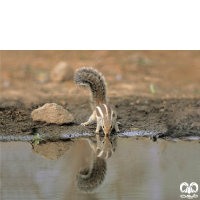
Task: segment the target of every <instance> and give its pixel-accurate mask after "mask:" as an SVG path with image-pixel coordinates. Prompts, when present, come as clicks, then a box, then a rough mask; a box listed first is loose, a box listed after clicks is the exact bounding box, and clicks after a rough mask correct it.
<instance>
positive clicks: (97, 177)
mask: <svg viewBox="0 0 200 200" xmlns="http://www.w3.org/2000/svg"><path fill="white" fill-rule="evenodd" d="M85 140H87V141H88V143H89V145H90V147H91V149H92V150H93V154H92V157H91V162H90V166H88V167H86V168H84V169H81V170H80V171H79V172H78V173H77V175H76V186H77V187H78V189H79V190H80V191H82V192H84V193H93V192H94V190H95V189H96V188H97V187H99V186H100V185H101V184H102V183H103V181H104V179H105V175H106V170H107V167H106V159H107V158H109V157H111V156H112V154H113V152H114V151H115V148H116V146H117V137H114V136H113V137H110V138H109V137H104V139H103V140H100V137H99V135H96V141H94V140H91V139H89V138H87V139H85Z"/></svg>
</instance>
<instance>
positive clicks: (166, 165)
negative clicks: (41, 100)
mask: <svg viewBox="0 0 200 200" xmlns="http://www.w3.org/2000/svg"><path fill="white" fill-rule="evenodd" d="M112 146H113V147H112V148H113V150H114V152H113V154H112V155H111V156H110V157H109V158H108V159H101V161H102V163H103V165H105V166H106V168H107V170H106V174H105V177H104V175H102V176H103V177H104V180H103V181H102V183H99V184H98V186H97V188H96V189H95V190H94V191H93V193H92V194H85V193H83V192H81V191H80V190H79V189H78V187H77V179H76V177H77V174H78V173H79V171H80V170H81V169H82V170H83V169H87V166H90V165H91V164H90V163H91V158H92V159H95V156H94V155H95V154H94V151H93V150H92V148H91V146H90V145H89V143H88V141H87V140H83V139H77V140H74V142H71V143H67V142H57V143H50V144H48V143H47V144H45V145H44V146H43V147H42V148H39V146H36V147H35V149H32V147H31V145H30V144H29V143H26V142H7V143H3V142H1V143H0V147H1V148H0V151H1V152H0V155H1V164H0V168H1V193H0V195H1V198H0V199H2V200H18V199H20V200H27V199H29V200H35V199H59V200H60V199H61V200H62V199H83V200H85V199H120V200H121V199H127V200H130V199H139V200H141V199H148V200H151V199H153V200H160V199H181V198H180V195H181V194H182V193H181V192H180V184H181V183H182V182H187V183H188V184H190V183H191V182H196V183H197V184H199V186H200V144H199V141H192V142H183V141H179V142H176V143H172V142H167V141H164V140H158V142H152V141H150V140H149V139H139V140H136V138H134V137H133V138H118V139H117V140H115V143H113V144H112ZM97 162H98V161H97ZM105 166H104V167H105ZM94 176H95V174H94ZM197 195H199V197H200V191H198V192H197Z"/></svg>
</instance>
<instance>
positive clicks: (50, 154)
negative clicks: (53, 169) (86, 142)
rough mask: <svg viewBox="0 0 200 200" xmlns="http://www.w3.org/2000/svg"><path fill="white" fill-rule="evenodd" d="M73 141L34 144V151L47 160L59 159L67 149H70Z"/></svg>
mask: <svg viewBox="0 0 200 200" xmlns="http://www.w3.org/2000/svg"><path fill="white" fill-rule="evenodd" d="M71 146H72V142H71V141H68V142H61V141H59V142H47V143H46V144H39V145H34V149H32V152H33V153H35V154H38V155H41V156H42V157H44V158H45V159H47V160H57V159H58V158H60V157H61V156H62V155H64V154H65V152H66V151H68V150H69V149H70V147H71Z"/></svg>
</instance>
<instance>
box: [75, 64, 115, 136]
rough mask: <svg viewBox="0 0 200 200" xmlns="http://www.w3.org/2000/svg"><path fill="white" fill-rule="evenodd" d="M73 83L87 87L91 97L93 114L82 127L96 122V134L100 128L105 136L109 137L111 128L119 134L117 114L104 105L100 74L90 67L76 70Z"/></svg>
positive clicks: (103, 90)
mask: <svg viewBox="0 0 200 200" xmlns="http://www.w3.org/2000/svg"><path fill="white" fill-rule="evenodd" d="M74 83H75V84H77V85H79V86H89V87H90V90H91V97H92V106H91V107H92V110H93V113H92V115H91V116H90V118H89V119H88V121H87V122H85V123H81V125H83V126H87V125H89V124H93V123H94V122H97V127H96V131H95V132H96V133H99V131H100V129H101V128H102V129H103V131H104V134H105V136H108V135H110V133H111V131H112V129H113V128H115V130H116V132H119V127H118V123H117V121H116V120H117V113H116V112H115V111H114V110H112V109H111V108H110V107H109V106H108V105H107V104H106V82H105V79H104V77H103V76H102V74H101V73H99V72H98V71H97V70H94V69H93V68H92V67H89V68H87V67H84V68H81V69H78V70H77V71H76V73H75V75H74Z"/></svg>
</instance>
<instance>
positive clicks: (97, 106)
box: [96, 106, 103, 118]
mask: <svg viewBox="0 0 200 200" xmlns="http://www.w3.org/2000/svg"><path fill="white" fill-rule="evenodd" d="M96 108H97V109H98V110H99V112H100V115H101V117H102V118H103V113H102V111H101V108H100V107H99V106H97V107H96Z"/></svg>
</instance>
